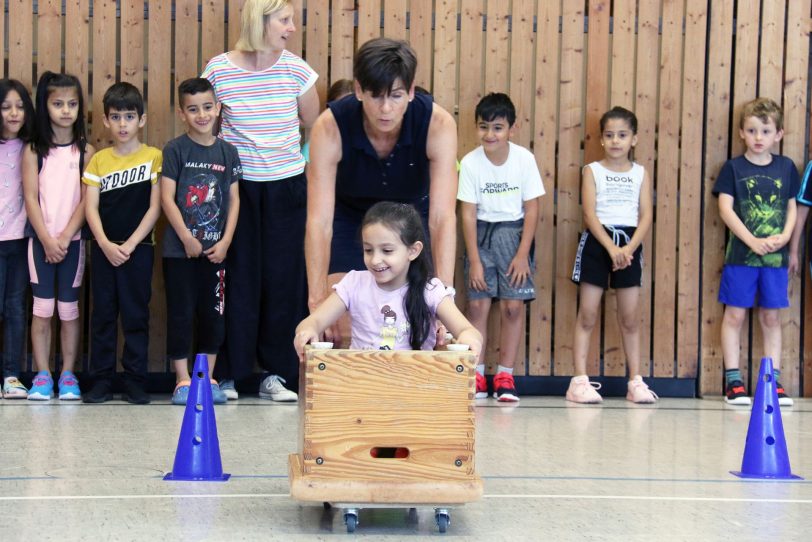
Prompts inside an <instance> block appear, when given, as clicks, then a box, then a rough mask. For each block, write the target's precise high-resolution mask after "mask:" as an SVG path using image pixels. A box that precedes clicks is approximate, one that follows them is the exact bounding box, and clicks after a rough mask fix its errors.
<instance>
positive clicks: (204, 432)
mask: <svg viewBox="0 0 812 542" xmlns="http://www.w3.org/2000/svg"><path fill="white" fill-rule="evenodd" d="M230 476H231V475H230V474H225V473H223V465H222V463H221V462H220V441H219V440H218V438H217V422H216V421H215V419H214V403H213V401H212V397H211V381H210V380H209V359H208V357H207V356H206V354H198V355H197V357H196V358H195V366H194V371H193V374H192V382H191V384H190V386H189V397H188V399H187V400H186V412H184V414H183V424H182V425H181V427H180V438H179V439H178V451H177V452H176V453H175V465H174V467H173V468H172V472H170V473H169V474H167V475H166V476H164V480H183V481H201V482H225V481H226V480H228V479H229V477H230Z"/></svg>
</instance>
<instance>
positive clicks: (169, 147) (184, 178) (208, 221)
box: [163, 134, 242, 258]
mask: <svg viewBox="0 0 812 542" xmlns="http://www.w3.org/2000/svg"><path fill="white" fill-rule="evenodd" d="M163 176H164V177H166V178H167V179H172V180H173V181H175V183H176V184H177V186H176V190H175V203H176V204H177V206H178V209H180V214H181V216H182V217H183V222H184V224H186V227H187V228H188V230H189V231H190V232H192V235H194V236H195V238H196V239H197V240H198V241H200V244H202V245H203V250H206V249H208V248H211V246H212V245H214V244H215V243H217V242H218V241H219V240H220V238H221V237H222V236H223V231H224V230H225V227H226V218H227V216H228V204H229V197H228V193H229V188H230V187H231V183H233V182H236V181H238V180H240V178H241V177H242V166H241V165H240V157H239V155H238V154H237V148H236V147H234V146H233V145H232V144H231V143H227V142H225V141H223V140H222V139H220V138H217V139H216V140H215V142H214V144H212V145H209V146H208V147H207V146H205V145H200V144H199V143H195V142H194V141H192V139H191V138H190V137H189V136H188V135H186V134H184V135H182V136H180V137H177V138H175V139H173V140H172V141H170V142H169V143H167V144H166V146H165V147H164V156H163ZM163 246H164V248H163V256H164V257H165V258H185V257H186V251H185V250H184V248H183V243H182V242H181V241H180V238H179V237H178V235H177V233H175V230H174V229H173V228H172V227H171V226H170V227H168V228H166V234H165V235H164V243H163Z"/></svg>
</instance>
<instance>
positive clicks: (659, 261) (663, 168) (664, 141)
mask: <svg viewBox="0 0 812 542" xmlns="http://www.w3.org/2000/svg"><path fill="white" fill-rule="evenodd" d="M682 16H683V4H682V2H681V1H679V0H665V1H664V2H663V12H662V28H663V30H662V33H663V40H662V48H661V51H660V100H659V113H658V118H659V131H658V134H657V141H658V145H657V180H656V182H655V194H656V205H655V214H656V222H655V225H654V237H655V247H654V254H655V257H656V261H655V262H654V282H655V284H656V285H657V288H656V290H655V291H654V305H655V306H656V307H657V311H656V312H655V314H654V325H653V329H652V340H653V347H654V376H672V375H673V374H674V359H675V357H674V356H675V352H676V348H675V346H676V345H675V344H674V338H675V336H676V333H675V327H674V326H675V323H674V313H675V312H676V278H677V277H676V267H677V265H676V245H675V244H674V239H676V238H677V197H678V195H677V183H676V182H675V180H676V179H677V178H678V176H677V175H678V170H679V129H680V127H679V119H680V85H679V79H680V74H681V71H682V70H681V68H682V32H680V31H679V28H681V26H682Z"/></svg>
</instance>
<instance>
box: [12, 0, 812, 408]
mask: <svg viewBox="0 0 812 542" xmlns="http://www.w3.org/2000/svg"><path fill="white" fill-rule="evenodd" d="M243 3H244V0H228V1H218V0H174V1H170V0H167V1H165V2H164V1H162V2H156V1H153V2H149V1H147V0H120V1H118V2H116V1H115V0H69V1H67V2H62V1H59V0H40V1H39V2H36V3H35V2H33V1H32V0H8V1H7V2H4V7H5V9H4V10H2V13H0V40H2V41H0V43H5V41H6V38H7V41H8V47H7V49H6V50H5V51H4V58H3V59H4V64H3V75H4V76H7V77H15V78H17V79H20V80H21V81H23V83H24V84H26V85H28V86H31V87H33V84H34V83H35V81H36V78H37V77H39V75H40V74H41V73H42V72H43V71H44V70H46V69H51V70H65V71H68V72H70V73H74V74H76V75H77V76H78V77H79V78H80V80H81V81H82V83H83V85H84V86H85V89H84V91H85V94H86V96H87V100H86V103H87V104H88V119H89V126H90V131H91V134H90V135H91V141H92V142H93V143H94V144H95V145H97V146H99V147H104V146H106V145H108V144H109V139H108V138H107V136H106V134H105V133H104V130H103V125H102V117H101V97H102V94H103V92H104V90H105V89H106V88H107V87H108V86H109V85H110V84H111V83H112V82H114V81H118V80H126V81H130V82H132V83H133V84H135V85H136V86H138V87H139V88H140V89H142V90H143V91H144V93H145V97H146V99H147V104H148V111H149V120H148V122H147V128H146V130H145V134H144V139H145V140H146V141H147V142H148V143H150V144H152V145H156V146H162V145H163V144H164V143H165V142H166V141H167V140H168V139H170V138H171V137H173V136H174V135H176V134H178V133H180V132H181V131H182V125H181V124H180V123H179V122H178V121H177V120H176V115H175V114H174V105H175V97H174V92H175V91H174V88H175V87H176V85H177V83H178V82H179V81H181V80H182V79H184V78H186V77H190V76H193V75H195V74H197V73H199V71H200V69H201V68H202V67H203V66H204V65H205V63H206V62H207V61H208V59H209V58H211V57H212V56H214V55H216V54H218V53H220V52H222V51H223V50H226V49H227V48H229V47H232V46H233V44H234V43H235V42H236V40H237V38H238V36H239V28H240V24H239V16H240V11H241V7H242V5H243ZM35 7H36V11H35ZM294 7H295V22H296V25H297V29H298V31H297V32H296V33H295V34H294V36H293V38H292V39H291V40H290V47H291V50H292V51H293V52H295V53H297V54H300V55H302V56H303V57H304V58H305V59H306V60H307V61H308V62H309V63H310V65H311V66H313V67H314V68H315V69H316V71H317V72H319V74H320V79H319V82H318V86H317V88H318V91H319V95H320V96H321V98H322V99H323V98H324V96H325V94H326V91H327V88H328V87H329V85H330V83H331V82H333V81H335V80H337V79H340V78H348V77H351V73H352V54H353V51H354V50H355V49H356V48H357V46H358V44H359V43H362V42H363V41H365V40H367V39H369V38H371V37H375V36H381V35H383V36H388V37H394V38H399V39H407V40H410V41H411V42H412V44H413V46H414V48H415V49H416V51H417V53H418V58H419V65H418V73H417V80H416V83H417V84H419V85H421V86H423V87H425V88H427V89H429V90H430V91H431V92H432V93H433V95H434V97H435V100H436V101H437V103H439V104H440V105H442V106H443V107H445V108H446V109H447V110H449V111H450V112H452V114H454V115H455V116H456V118H457V121H458V127H459V142H460V147H459V156H460V157H461V156H462V155H464V154H465V153H466V152H468V151H469V150H471V149H473V148H474V147H475V146H476V144H477V140H476V136H475V131H474V119H473V118H472V115H473V110H474V106H475V105H476V103H477V101H478V100H479V99H480V98H481V97H482V96H483V95H484V94H485V93H487V92H491V91H502V92H508V93H509V94H510V95H511V97H512V98H513V100H514V102H515V104H516V107H517V112H518V125H517V130H516V136H515V138H514V141H515V142H516V143H519V144H521V145H524V146H526V147H528V148H531V149H532V151H533V152H534V154H535V156H536V158H537V162H538V165H539V169H540V171H541V173H542V178H543V181H544V184H545V188H546V190H547V195H546V196H545V197H544V198H542V202H541V212H540V217H539V223H538V225H537V228H536V250H537V254H536V255H537V262H538V266H537V271H536V277H535V278H536V285H537V295H538V297H537V299H536V300H535V301H534V302H533V303H531V304H530V305H529V306H528V308H527V311H528V320H527V322H528V326H529V331H530V332H529V333H528V334H527V335H528V340H527V343H526V344H524V345H523V347H522V350H521V351H522V354H523V356H522V357H523V358H524V359H523V361H520V363H519V364H518V365H517V372H518V373H519V374H523V375H532V376H545V375H553V376H567V375H570V374H572V371H573V362H572V344H571V337H572V330H573V326H574V322H575V316H576V307H577V296H578V291H577V288H575V286H574V285H573V284H572V283H571V282H570V280H569V276H570V271H571V267H572V263H573V258H574V254H575V248H576V243H577V239H578V234H579V232H580V231H581V229H582V227H583V225H582V220H581V209H580V194H579V191H580V187H579V185H580V171H581V167H582V166H583V164H585V163H588V162H589V161H591V160H595V159H599V158H600V155H601V151H600V145H599V132H598V119H599V117H600V115H601V114H602V113H603V112H604V111H605V110H606V109H608V108H609V107H611V106H612V105H622V106H624V107H627V108H630V109H633V110H635V112H636V113H637V115H638V118H639V134H638V135H639V138H638V139H639V141H638V145H637V147H636V149H635V159H636V160H637V161H638V162H640V163H642V164H643V165H644V166H645V167H646V168H647V169H648V171H649V172H650V173H651V175H652V179H653V181H654V187H655V196H656V198H655V210H656V214H655V224H654V227H653V228H652V232H651V233H650V235H649V236H648V239H647V240H646V242H645V254H646V264H647V265H646V268H645V274H644V286H643V289H642V295H641V315H640V318H641V323H642V326H643V333H642V336H643V338H642V341H643V344H642V351H643V354H644V355H643V358H644V359H643V372H644V373H645V374H646V375H648V376H656V377H664V378H677V377H679V378H696V379H698V381H699V384H698V391H699V392H700V393H702V394H718V393H720V392H721V385H722V357H721V350H720V346H719V328H720V320H721V317H722V308H721V306H720V305H719V304H718V303H717V302H716V295H717V293H718V279H719V274H720V271H721V266H722V262H723V247H724V242H725V229H724V225H723V224H722V222H721V220H720V219H719V214H718V211H717V207H716V199H715V198H714V197H713V196H712V195H711V187H712V185H713V182H714V181H715V179H716V175H717V172H718V171H719V168H720V167H721V165H722V164H723V163H724V161H725V160H726V159H728V158H729V157H730V156H733V155H736V154H739V153H741V152H742V149H743V147H742V144H741V140H740V138H739V137H738V111H739V109H740V108H741V105H742V104H743V103H744V102H746V101H748V100H750V99H752V98H754V97H755V96H759V95H763V96H769V97H772V98H774V99H776V100H778V101H780V102H781V103H782V104H783V106H784V108H785V137H784V139H783V141H782V143H781V145H780V148H778V149H776V151H777V152H782V153H784V154H786V155H788V156H790V157H791V158H792V159H793V160H794V161H795V163H796V165H797V166H798V167H799V168H802V167H803V165H804V164H805V161H806V159H807V157H808V154H809V152H808V150H809V141H810V133H812V126H810V125H809V123H808V118H809V93H808V70H809V44H810V42H809V32H810V22H811V21H812V19H810V15H812V13H811V12H812V0H738V1H737V2H736V1H734V0H718V1H709V0H584V1H583V2H576V1H569V0H459V1H458V0H434V1H433V2H425V1H422V0H420V1H418V0H386V1H382V0H329V1H328V0H320V1H316V0H309V1H307V0H302V1H297V2H295V4H294ZM11 21H13V24H11ZM63 48H64V50H63ZM460 263H461V260H460ZM460 267H461V265H460ZM457 277H458V281H460V284H458V288H460V289H461V288H462V286H463V285H462V283H461V280H462V274H461V272H458V274H457ZM810 292H812V283H810V280H809V277H808V276H807V275H806V274H804V278H803V279H800V278H795V279H793V280H792V283H791V302H792V307H791V309H789V310H787V311H784V313H783V314H782V321H783V324H784V352H783V356H782V367H783V372H784V377H783V382H784V384H785V385H786V386H787V387H788V388H789V391H790V393H791V394H793V395H801V394H804V395H807V396H812V340H807V341H804V340H803V337H804V336H810V337H812V294H810ZM163 296H164V292H163V282H162V277H161V276H160V273H159V272H158V267H157V266H156V273H155V278H154V294H153V302H152V314H153V318H152V325H151V333H152V339H153V340H152V345H151V356H152V362H151V366H150V369H151V370H152V371H158V372H162V371H165V370H167V368H166V364H165V362H164V361H163V358H164V356H163V351H164V344H163V343H164V340H165V329H164V326H165V318H164V308H163V307H164V299H163ZM615 310H616V301H615V297H614V295H612V294H609V295H608V296H607V298H606V300H605V303H604V316H603V318H602V323H601V326H600V332H598V333H595V336H594V339H593V343H592V349H591V351H590V355H589V358H588V367H589V371H590V374H593V375H596V376H597V375H604V376H622V375H624V374H625V361H624V357H623V352H622V347H621V341H620V335H619V331H618V326H617V323H616V321H615V316H614V313H615ZM751 320H752V321H754V322H756V325H755V328H754V326H753V325H752V323H751V325H750V328H749V329H747V330H745V332H744V333H743V341H742V345H743V346H742V356H743V359H745V360H748V359H750V360H755V361H756V362H757V360H758V359H759V355H760V348H761V344H762V342H761V339H760V337H759V334H760V333H759V330H758V325H757V319H755V318H752V319H751ZM490 329H491V334H490V336H491V338H492V343H493V344H491V345H490V346H489V347H488V353H487V361H488V362H489V367H490V369H491V370H492V369H493V363H494V362H495V361H496V356H497V354H498V352H497V347H496V339H497V338H498V335H499V333H498V332H499V329H498V319H496V318H493V315H492V318H491V323H490ZM752 363H753V362H752V361H751V362H750V363H743V364H742V365H743V368H744V369H745V372H746V373H750V374H752V372H753V371H752ZM804 376H805V377H804Z"/></svg>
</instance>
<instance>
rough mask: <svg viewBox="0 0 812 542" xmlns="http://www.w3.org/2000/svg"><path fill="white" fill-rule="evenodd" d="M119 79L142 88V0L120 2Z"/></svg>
mask: <svg viewBox="0 0 812 542" xmlns="http://www.w3.org/2000/svg"><path fill="white" fill-rule="evenodd" d="M119 80H120V81H127V82H128V83H132V84H133V85H135V86H136V87H138V89H139V90H141V91H143V90H144V1H143V0H124V1H123V2H121V62H120V70H119Z"/></svg>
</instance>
